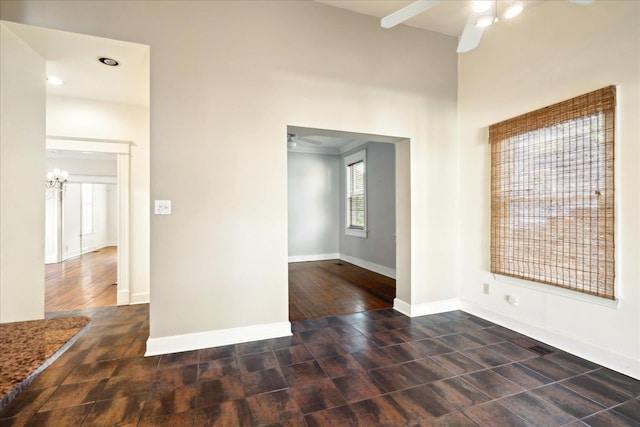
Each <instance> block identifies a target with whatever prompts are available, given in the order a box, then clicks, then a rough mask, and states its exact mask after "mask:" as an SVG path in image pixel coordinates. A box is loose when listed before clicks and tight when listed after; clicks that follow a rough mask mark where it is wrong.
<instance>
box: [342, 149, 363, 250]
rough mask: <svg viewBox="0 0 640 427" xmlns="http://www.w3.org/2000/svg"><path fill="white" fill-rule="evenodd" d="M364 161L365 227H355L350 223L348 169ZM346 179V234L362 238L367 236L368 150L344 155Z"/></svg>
mask: <svg viewBox="0 0 640 427" xmlns="http://www.w3.org/2000/svg"><path fill="white" fill-rule="evenodd" d="M360 161H361V162H362V163H363V165H364V227H363V228H355V227H351V226H350V225H349V223H350V218H349V190H350V189H349V180H348V179H347V176H348V169H349V166H350V165H353V164H354V163H358V162H360ZM344 181H345V197H344V218H345V228H344V234H345V235H347V236H352V237H360V238H362V239H366V238H367V233H368V230H367V225H368V221H367V150H366V149H365V150H361V151H358V152H356V153H353V154H350V155H348V156H345V157H344Z"/></svg>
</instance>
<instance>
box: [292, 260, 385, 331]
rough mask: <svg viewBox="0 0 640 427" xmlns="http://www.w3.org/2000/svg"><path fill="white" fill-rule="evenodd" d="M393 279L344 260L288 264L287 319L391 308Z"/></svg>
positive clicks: (296, 319)
mask: <svg viewBox="0 0 640 427" xmlns="http://www.w3.org/2000/svg"><path fill="white" fill-rule="evenodd" d="M395 296H396V281H395V280H394V279H391V278H389V277H386V276H383V275H381V274H378V273H374V272H373V271H370V270H366V269H364V268H360V267H358V266H356V265H353V264H350V263H348V262H346V261H342V260H338V259H334V260H327V261H311V262H296V263H289V320H291V321H292V322H295V321H299V320H306V319H315V318H318V317H325V316H337V315H343V314H351V313H359V312H362V311H368V310H378V309H381V308H391V307H392V306H393V299H394V298H395Z"/></svg>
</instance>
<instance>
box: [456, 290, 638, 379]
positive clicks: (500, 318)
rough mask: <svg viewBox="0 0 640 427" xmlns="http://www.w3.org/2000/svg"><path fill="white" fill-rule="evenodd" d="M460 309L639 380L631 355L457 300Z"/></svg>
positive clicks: (636, 360) (634, 361) (635, 362)
mask: <svg viewBox="0 0 640 427" xmlns="http://www.w3.org/2000/svg"><path fill="white" fill-rule="evenodd" d="M460 309H461V310H464V311H466V312H467V313H470V314H473V315H474V316H478V317H480V318H482V319H485V320H488V321H490V322H493V323H495V324H497V325H500V326H504V327H505V328H509V329H512V330H514V331H516V332H519V333H521V334H524V335H527V336H528V337H531V338H533V339H535V340H538V341H542V342H544V343H546V344H549V345H551V346H553V347H556V348H559V349H561V350H563V351H566V352H568V353H571V354H574V355H576V356H578V357H582V358H583V359H587V360H589V361H591V362H594V363H597V364H599V365H602V366H605V367H607V368H609V369H613V370H614V371H617V372H621V373H623V374H625V375H629V376H630V377H633V378H636V379H640V359H638V358H634V357H633V356H629V355H625V354H620V353H616V352H615V351H612V349H609V348H604V347H600V346H598V345H596V344H594V343H590V342H584V341H580V340H578V339H576V338H575V337H573V336H570V335H565V334H562V333H560V332H558V331H556V330H551V329H547V328H543V327H540V326H538V325H533V324H531V323H528V322H524V321H522V320H519V319H514V318H513V317H509V316H505V315H504V314H501V313H497V312H495V311H492V310H487V309H486V308H484V307H482V306H480V305H478V304H476V303H473V302H471V301H465V300H461V301H460Z"/></svg>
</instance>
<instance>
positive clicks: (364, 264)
mask: <svg viewBox="0 0 640 427" xmlns="http://www.w3.org/2000/svg"><path fill="white" fill-rule="evenodd" d="M339 258H340V259H341V260H343V261H346V262H348V263H351V264H353V265H357V266H358V267H360V268H365V269H367V270H371V271H373V272H374V273H378V274H382V275H383V276H387V277H390V278H392V279H395V278H396V269H395V268H390V267H385V266H384V265H380V264H375V263H373V262H369V261H365V260H363V259H359V258H356V257H352V256H349V255H345V254H340V256H339Z"/></svg>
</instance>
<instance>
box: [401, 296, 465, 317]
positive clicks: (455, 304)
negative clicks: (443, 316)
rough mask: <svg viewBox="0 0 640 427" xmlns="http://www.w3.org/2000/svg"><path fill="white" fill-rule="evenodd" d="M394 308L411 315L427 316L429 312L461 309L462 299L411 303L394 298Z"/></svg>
mask: <svg viewBox="0 0 640 427" xmlns="http://www.w3.org/2000/svg"><path fill="white" fill-rule="evenodd" d="M393 308H394V310H397V311H399V312H400V313H402V314H404V315H407V316H409V317H416V316H426V315H428V314H437V313H444V312H447V311H454V310H459V309H460V300H459V299H457V298H451V299H445V300H440V301H432V302H424V303H421V304H409V303H407V302H405V301H402V300H401V299H398V298H394V300H393Z"/></svg>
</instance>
